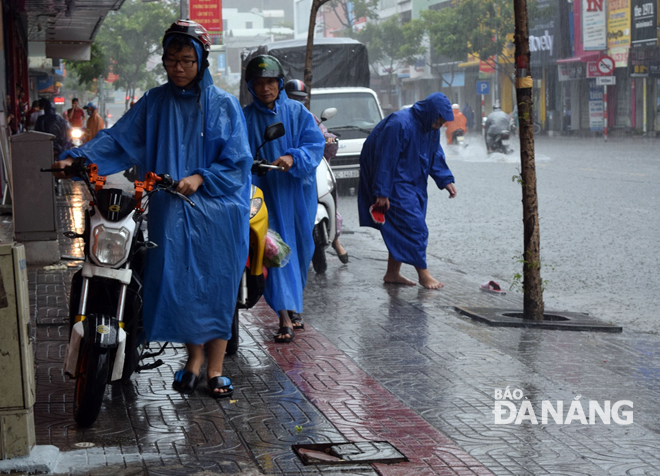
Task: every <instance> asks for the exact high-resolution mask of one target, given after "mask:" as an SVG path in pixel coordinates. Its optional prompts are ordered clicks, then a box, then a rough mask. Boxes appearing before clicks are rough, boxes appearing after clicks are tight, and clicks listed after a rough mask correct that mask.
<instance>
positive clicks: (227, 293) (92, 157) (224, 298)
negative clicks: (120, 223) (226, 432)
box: [60, 20, 252, 398]
mask: <svg viewBox="0 0 660 476" xmlns="http://www.w3.org/2000/svg"><path fill="white" fill-rule="evenodd" d="M210 50H211V41H210V38H209V35H208V33H207V31H206V30H205V29H204V28H203V27H202V26H201V25H199V24H198V23H196V22H193V21H189V20H179V21H177V22H176V23H173V24H172V25H171V26H170V28H169V29H168V30H167V31H166V32H165V35H164V37H163V57H162V60H163V66H164V67H165V71H166V73H167V77H168V81H167V83H166V84H163V85H161V86H158V87H156V88H153V89H151V90H149V91H148V92H147V93H145V94H144V96H143V97H142V98H141V99H140V100H139V101H138V102H137V103H135V105H134V106H133V107H132V108H131V109H130V110H129V111H127V112H126V114H124V116H122V118H121V119H120V120H119V121H117V123H116V124H115V125H114V126H113V127H112V128H109V129H102V130H101V131H99V133H98V134H97V136H96V138H95V139H94V140H92V141H91V142H88V143H86V144H84V145H83V146H82V147H80V148H77V149H74V150H72V151H70V152H69V153H67V154H64V155H63V156H62V157H61V158H62V159H65V160H62V161H61V162H60V164H61V165H60V166H61V167H63V166H64V165H66V164H67V162H71V158H70V157H80V156H84V157H87V158H88V160H89V161H90V162H93V163H96V164H97V165H98V168H99V173H102V174H104V175H108V174H112V173H117V172H120V171H122V170H125V169H128V168H129V167H131V166H133V165H137V166H138V168H139V170H140V171H141V172H142V174H145V173H146V172H147V171H154V172H156V173H168V174H170V175H171V176H172V178H173V179H174V180H178V181H179V185H178V187H177V189H176V191H177V192H179V193H181V194H183V195H186V196H189V197H190V198H191V199H192V200H193V201H194V203H195V205H196V206H195V207H194V208H190V207H189V205H188V204H186V203H184V202H183V201H182V200H180V199H179V198H177V197H176V196H172V195H170V194H158V195H154V196H153V197H152V198H151V200H150V203H149V220H148V225H149V229H148V232H149V240H150V241H153V242H155V243H157V244H158V247H156V248H154V249H151V250H149V251H148V253H147V259H146V267H145V277H144V306H143V321H144V327H145V334H146V339H147V340H148V341H170V342H182V343H185V345H186V348H187V350H188V360H187V362H186V364H185V367H184V368H183V369H181V370H179V371H178V372H176V374H175V377H174V382H173V384H172V386H173V388H174V389H175V390H177V391H178V392H181V393H183V394H190V393H193V392H194V391H195V388H196V386H197V384H198V382H199V381H200V380H202V379H201V376H200V370H201V368H202V365H203V364H204V359H205V356H204V350H205V349H206V350H207V351H208V363H207V368H206V380H207V385H208V387H209V391H210V393H211V396H213V397H214V398H218V397H229V396H231V395H232V393H233V386H232V383H231V381H230V379H229V378H227V377H225V376H223V374H222V366H223V361H224V355H225V349H226V346H227V340H228V339H229V338H230V337H231V325H232V321H233V315H234V309H235V305H236V296H237V295H238V287H239V282H240V278H241V274H242V272H243V269H244V267H245V262H246V260H247V254H248V245H249V212H250V188H251V187H250V167H251V165H252V155H251V153H250V147H249V144H248V142H247V131H246V128H245V120H244V118H243V114H242V113H241V109H240V106H239V104H238V101H237V99H236V98H235V97H234V96H232V95H230V94H228V93H226V92H224V91H223V90H221V89H219V88H217V87H216V86H214V85H213V80H212V78H211V74H210V72H209V70H208V66H209V63H208V55H209V52H210ZM67 157H68V158H67Z"/></svg>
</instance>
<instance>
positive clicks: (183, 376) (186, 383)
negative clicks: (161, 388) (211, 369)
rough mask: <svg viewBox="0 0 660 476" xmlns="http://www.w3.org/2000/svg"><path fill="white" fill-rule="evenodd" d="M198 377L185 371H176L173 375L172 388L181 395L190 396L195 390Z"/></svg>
mask: <svg viewBox="0 0 660 476" xmlns="http://www.w3.org/2000/svg"><path fill="white" fill-rule="evenodd" d="M198 383H199V377H197V375H195V374H194V373H192V372H189V371H187V370H185V369H181V370H177V372H176V373H175V374H174V382H172V388H173V389H174V390H176V391H177V392H179V393H182V394H183V395H190V394H191V393H193V392H194V391H195V389H196V388H197V384H198Z"/></svg>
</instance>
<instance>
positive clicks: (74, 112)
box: [66, 98, 85, 127]
mask: <svg viewBox="0 0 660 476" xmlns="http://www.w3.org/2000/svg"><path fill="white" fill-rule="evenodd" d="M66 119H67V121H69V124H71V127H82V126H83V122H84V121H85V111H83V110H82V108H81V107H80V106H78V98H73V99H72V100H71V108H70V109H67V111H66Z"/></svg>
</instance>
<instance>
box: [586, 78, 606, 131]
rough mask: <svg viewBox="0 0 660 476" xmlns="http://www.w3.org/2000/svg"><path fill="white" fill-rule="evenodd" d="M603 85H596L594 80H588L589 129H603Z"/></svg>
mask: <svg viewBox="0 0 660 476" xmlns="http://www.w3.org/2000/svg"><path fill="white" fill-rule="evenodd" d="M603 98H604V94H603V87H602V86H596V84H595V81H593V80H592V81H589V129H590V130H592V131H596V132H599V131H603V130H604V129H605V117H604V115H603Z"/></svg>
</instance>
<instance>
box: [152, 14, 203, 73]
mask: <svg viewBox="0 0 660 476" xmlns="http://www.w3.org/2000/svg"><path fill="white" fill-rule="evenodd" d="M172 35H186V36H189V37H191V38H193V39H194V40H197V41H198V42H199V43H201V45H202V58H201V59H200V62H199V63H200V65H201V70H202V71H203V70H204V69H205V68H208V66H209V62H208V59H207V58H208V56H209V52H210V51H211V37H210V36H209V33H208V31H206V28H204V27H203V26H202V25H200V24H199V23H197V22H194V21H191V20H179V21H176V22H174V23H172V25H170V27H169V28H168V29H167V31H165V35H164V36H163V48H165V43H166V42H167V38H169V37H170V36H172Z"/></svg>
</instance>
